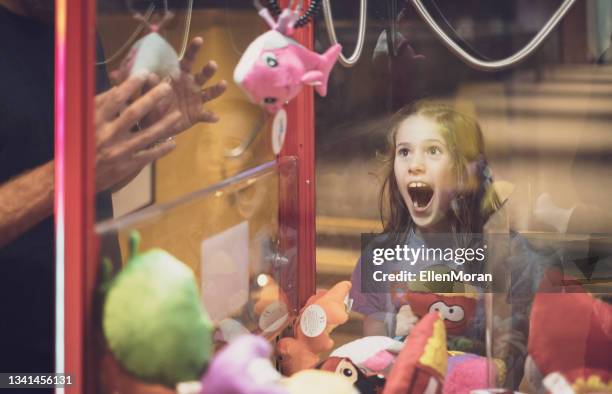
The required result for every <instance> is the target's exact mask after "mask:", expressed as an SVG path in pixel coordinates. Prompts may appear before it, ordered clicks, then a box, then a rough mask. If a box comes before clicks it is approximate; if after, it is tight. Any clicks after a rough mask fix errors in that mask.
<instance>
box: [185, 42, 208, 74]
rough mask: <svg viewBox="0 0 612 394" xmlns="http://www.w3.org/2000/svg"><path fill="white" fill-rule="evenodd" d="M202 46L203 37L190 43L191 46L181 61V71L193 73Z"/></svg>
mask: <svg viewBox="0 0 612 394" xmlns="http://www.w3.org/2000/svg"><path fill="white" fill-rule="evenodd" d="M202 45H204V40H202V37H196V38H194V39H193V40H192V41H191V42H190V43H189V46H188V47H187V50H186V51H185V55H184V56H183V59H182V60H181V71H183V72H186V73H190V72H191V68H192V67H193V63H195V61H196V57H197V55H198V52H199V51H200V48H202Z"/></svg>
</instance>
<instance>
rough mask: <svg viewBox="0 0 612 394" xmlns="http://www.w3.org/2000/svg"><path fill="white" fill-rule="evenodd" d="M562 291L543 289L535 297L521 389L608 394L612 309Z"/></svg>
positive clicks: (611, 387)
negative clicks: (527, 354)
mask: <svg viewBox="0 0 612 394" xmlns="http://www.w3.org/2000/svg"><path fill="white" fill-rule="evenodd" d="M550 278H551V275H548V277H547V278H545V279H546V280H547V281H549V280H550ZM564 291H565V292H563V293H561V292H559V289H556V290H555V289H550V288H547V287H546V286H545V285H542V286H541V287H540V290H539V292H538V294H537V295H536V296H535V299H534V301H533V306H532V310H531V319H530V328H529V344H528V353H529V356H528V357H527V359H526V361H525V374H524V378H523V381H522V383H521V391H526V392H529V393H532V392H534V393H536V392H537V393H541V392H544V391H548V392H552V393H561V392H564V393H565V392H568V391H566V390H570V391H569V392H574V393H595V392H598V393H612V356H611V354H612V305H610V304H608V303H606V302H604V301H601V300H598V299H596V298H595V297H593V296H592V295H591V294H589V293H586V292H585V290H584V289H583V288H582V287H581V286H572V287H570V288H567V287H566V288H565V289H564ZM564 388H565V389H564ZM564 390H565V391H564Z"/></svg>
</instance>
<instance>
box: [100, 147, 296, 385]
mask: <svg viewBox="0 0 612 394" xmlns="http://www.w3.org/2000/svg"><path fill="white" fill-rule="evenodd" d="M295 176H296V161H295V160H294V159H291V158H287V159H283V160H281V161H280V162H279V164H277V163H276V162H270V163H265V164H263V165H261V166H258V167H255V168H253V169H251V170H248V171H246V172H243V173H240V174H238V175H236V176H234V177H232V178H228V179H227V180H225V181H223V182H221V183H218V184H215V185H213V186H210V187H208V188H205V189H202V190H199V191H196V192H194V193H191V194H189V195H186V196H184V197H182V198H180V199H177V200H175V201H171V202H168V203H166V204H161V205H158V206H154V207H149V208H146V209H144V210H142V211H140V212H137V213H134V214H131V215H127V216H125V217H123V218H121V219H117V220H109V221H105V222H101V223H99V224H98V226H97V232H98V234H99V235H100V237H101V241H102V246H101V250H100V258H101V260H107V261H109V262H112V264H110V266H112V267H113V269H112V270H113V271H114V272H117V271H118V270H119V269H120V268H122V266H123V267H124V268H125V267H127V268H128V269H126V270H125V271H123V272H122V275H123V276H121V278H123V279H122V280H124V282H122V283H126V282H125V278H127V277H129V275H130V273H129V272H128V271H129V269H131V274H132V276H131V278H132V279H129V281H130V282H129V283H131V284H134V283H136V282H137V281H138V278H136V279H134V277H135V276H137V275H142V276H143V277H146V278H147V279H146V280H145V279H143V280H142V282H139V283H140V284H138V285H133V287H132V288H131V289H129V291H130V292H131V293H130V294H131V295H129V296H128V298H126V299H125V300H124V303H125V304H126V305H128V306H125V308H128V309H129V303H130V299H132V298H133V299H135V300H141V301H143V302H142V303H141V304H142V305H143V306H144V305H147V308H149V307H152V308H153V309H151V310H149V309H147V310H146V311H145V312H143V313H144V314H143V315H142V316H145V315H148V316H149V317H150V318H147V321H146V322H145V321H138V320H139V319H138V318H137V317H135V316H131V318H130V319H128V321H126V322H124V323H125V325H124V326H122V327H123V328H122V330H136V331H139V330H138V327H140V326H145V325H149V324H162V325H163V324H165V323H164V322H166V321H174V322H179V323H180V322H181V321H188V316H187V317H186V316H185V315H181V314H180V313H181V312H180V311H177V310H173V311H172V316H168V315H163V314H160V311H162V310H164V307H163V305H158V304H156V303H155V300H154V299H149V296H145V295H143V294H145V293H143V292H146V291H151V290H150V289H151V287H153V286H155V285H152V284H151V283H156V282H155V280H159V281H161V282H160V283H162V282H165V283H166V284H165V285H163V284H158V285H157V286H158V288H157V289H158V291H159V289H160V288H161V289H166V290H164V291H172V292H173V294H175V295H176V296H177V297H178V296H180V295H181V294H182V293H181V290H180V288H177V287H172V286H175V284H176V283H175V282H176V281H175V279H174V278H173V277H172V275H171V274H172V271H171V270H170V271H168V268H165V271H164V270H159V271H157V274H154V273H150V272H143V271H142V270H141V271H138V268H137V264H138V263H137V261H136V259H130V257H129V254H130V252H129V249H130V247H129V246H128V245H129V238H130V236H132V234H133V233H134V232H135V231H136V232H138V233H139V234H140V245H139V249H140V253H141V256H142V254H143V253H148V255H147V259H149V263H150V264H152V265H154V261H155V259H156V258H157V259H159V260H162V259H170V258H169V257H163V256H162V252H161V250H163V251H165V252H167V253H169V254H170V255H172V256H173V257H174V258H176V259H178V260H179V261H181V262H182V263H184V264H185V265H186V266H187V267H189V268H190V270H191V271H193V273H194V274H195V280H196V282H197V286H198V288H199V292H200V294H201V301H202V302H203V305H204V307H205V309H206V310H207V312H208V315H209V317H210V319H211V320H212V323H213V325H214V336H213V337H214V345H215V347H218V346H220V345H222V344H223V343H225V342H228V341H230V340H231V339H232V338H234V337H235V336H237V335H240V334H243V333H245V332H253V333H257V334H259V335H262V336H264V337H266V338H268V339H270V340H272V339H274V338H275V337H276V336H277V335H278V334H279V333H280V332H281V331H282V330H283V329H284V328H285V327H286V326H287V325H288V324H289V323H290V321H291V319H292V318H293V317H294V316H295V313H296V311H297V308H298V305H297V293H296V291H297V280H298V278H297V277H296V276H295V272H296V270H297V247H298V246H297V244H296V233H297V229H296V228H295V225H294V224H292V220H291V217H295V216H296V207H297V205H296V202H297V200H296V186H297V185H296V178H295ZM279 201H282V203H281V202H279ZM279 217H283V218H284V219H283V222H282V223H283V224H282V225H280V224H279ZM176 223H180V225H179V226H177V225H176ZM117 242H118V243H119V249H118V250H119V252H120V254H119V255H117V253H116V252H117V247H116V244H117ZM153 249H155V251H152V250H153ZM155 253H157V256H155ZM160 256H162V257H160ZM108 264H109V263H106V266H105V267H106V269H107V270H108V269H109V267H110V266H109V265H108ZM130 264H131V265H130ZM151 269H153V268H151ZM162 273H165V274H164V276H163V277H161V278H159V277H156V275H162ZM134 274H136V275H134ZM155 277H156V279H155ZM102 283H104V281H102ZM165 286H168V287H165ZM113 287H115V290H114V291H115V295H114V297H117V295H116V294H118V293H119V292H120V291H121V290H117V289H118V288H120V284H119V282H113V284H111V285H110V288H111V289H112V288H113ZM111 291H112V290H111ZM152 294H153V293H152ZM155 294H157V293H155ZM110 295H111V293H107V294H106V295H105V299H106V301H105V303H106V304H105V309H104V312H103V320H102V321H103V327H104V330H105V331H104V333H105V338H106V341H107V343H110V342H112V340H113V339H109V337H111V338H112V335H113V334H112V333H113V332H115V333H116V331H112V326H113V324H118V323H117V321H116V319H117V315H116V314H113V311H112V305H111V306H109V305H110V304H109V303H110V302H111V301H110V300H111V297H110ZM124 295H126V294H124ZM143 297H144V298H145V299H146V302H145V300H144V299H143ZM151 297H153V298H154V296H153V295H151ZM166 302H174V301H168V300H167V301H166ZM198 302H199V300H198ZM155 308H158V309H155ZM155 311H157V312H155ZM151 313H152V314H151ZM155 313H158V315H155ZM142 316H141V318H142ZM177 324H178V323H177ZM173 327H174V326H173V325H172V324H170V326H169V331H168V332H167V333H165V334H164V335H167V336H168V337H169V338H172V335H176V333H177V332H181V331H174V332H173V329H174V328H173ZM99 330H100V327H98V328H97V331H99ZM153 330H155V329H153ZM177 330H178V329H177ZM136 331H135V332H134V334H133V335H134V341H135V342H134V343H139V345H135V346H153V345H154V343H155V341H156V338H150V337H147V335H148V334H149V333H150V331H147V330H146V329H143V330H142V331H140V332H136ZM122 332H123V331H122ZM139 341H141V342H139ZM147 341H152V342H148V343H149V345H146V343H147ZM177 348H179V346H177ZM115 350H116V351H115ZM113 351H114V352H113V354H114V355H115V357H118V358H119V359H121V350H117V349H113ZM177 351H178V350H177ZM100 358H101V360H102V361H101V373H100V382H99V385H100V387H101V388H102V389H103V391H104V392H115V391H114V390H119V391H120V392H132V391H130V390H131V389H135V387H140V390H145V392H148V391H146V390H147V386H146V385H144V386H142V384H143V383H142V382H140V383H138V382H136V381H135V379H134V378H130V377H129V376H128V375H126V374H122V373H121V372H120V371H121V369H118V368H117V366H116V364H115V362H114V361H113V360H114V359H113V357H111V356H110V351H109V350H108V348H107V347H106V346H105V347H104V350H101V354H100ZM157 361H159V360H156V361H155V362H157ZM122 362H123V363H126V362H127V361H126V360H122ZM122 365H124V364H122ZM149 380H155V379H149ZM135 385H136V386H135ZM139 385H140V386H139ZM153 389H154V387H153V386H148V390H153Z"/></svg>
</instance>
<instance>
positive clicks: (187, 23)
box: [164, 0, 193, 60]
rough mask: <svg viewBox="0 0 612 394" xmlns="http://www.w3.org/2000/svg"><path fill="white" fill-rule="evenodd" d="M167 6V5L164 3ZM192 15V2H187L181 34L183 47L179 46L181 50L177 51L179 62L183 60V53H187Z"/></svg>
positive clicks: (190, 0)
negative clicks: (183, 29) (183, 30)
mask: <svg viewBox="0 0 612 394" xmlns="http://www.w3.org/2000/svg"><path fill="white" fill-rule="evenodd" d="M164 1H167V0H164ZM166 6H167V3H166ZM192 15H193V0H189V2H188V3H187V15H186V18H187V19H186V20H185V32H184V33H183V45H182V46H181V50H180V51H179V56H178V58H179V60H183V56H185V51H187V41H188V40H189V34H190V30H191V17H192Z"/></svg>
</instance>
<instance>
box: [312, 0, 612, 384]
mask: <svg viewBox="0 0 612 394" xmlns="http://www.w3.org/2000/svg"><path fill="white" fill-rule="evenodd" d="M332 3H333V4H332V8H333V13H334V19H335V21H336V23H335V28H336V31H337V35H338V38H339V41H340V42H341V44H343V46H344V47H345V49H344V53H345V54H349V53H350V51H351V50H352V48H353V47H354V45H355V42H356V39H357V19H358V15H357V8H358V7H357V6H355V7H350V9H349V7H347V6H342V5H340V3H339V2H332ZM423 3H424V4H425V5H426V6H427V8H428V9H429V11H430V13H431V14H432V15H433V16H434V18H435V19H436V20H437V21H438V23H439V24H440V25H441V26H442V27H443V28H444V29H445V31H447V32H448V33H449V35H450V36H451V37H454V38H455V39H456V40H457V42H458V43H459V44H460V45H461V46H462V47H463V48H464V49H465V50H467V51H468V52H470V53H472V54H473V55H475V56H479V57H482V58H483V59H499V58H503V57H507V56H509V55H511V54H512V53H514V52H515V51H516V50H518V49H520V48H521V47H523V46H524V45H525V44H526V43H527V42H528V41H529V40H530V39H531V38H532V37H533V36H534V34H536V33H537V31H538V30H539V29H540V28H541V27H542V26H543V25H544V24H545V23H546V22H547V20H548V19H549V18H550V17H551V15H552V13H553V12H554V11H555V9H556V7H558V6H559V4H560V3H561V2H560V1H553V0H551V1H538V2H533V1H513V2H504V3H503V4H498V3H492V2H487V1H479V0H474V1H463V2H456V1H450V0H449V1H445V0H428V1H423ZM536 3H537V4H536ZM611 24H612V12H611V11H610V4H609V2H606V1H595V0H592V1H591V0H589V1H583V2H576V3H575V5H574V6H573V8H572V9H571V10H570V11H569V13H568V14H567V15H566V17H565V18H564V20H563V21H562V22H561V24H560V25H559V26H558V27H557V28H556V29H555V30H554V31H553V32H552V34H551V35H550V36H549V37H548V39H547V40H546V41H545V42H544V44H543V45H542V46H541V47H540V48H539V49H537V50H536V51H535V52H534V53H533V54H532V55H531V56H530V57H529V58H528V59H527V60H526V61H525V62H523V63H521V64H520V65H518V66H516V67H513V68H511V69H508V70H504V71H500V72H484V71H478V70H475V69H472V68H470V67H468V66H467V65H465V64H464V63H463V62H462V61H461V60H459V59H458V58H457V57H455V55H453V54H452V53H450V51H449V50H448V49H447V48H446V47H444V46H443V45H442V44H441V43H440V42H439V40H438V39H437V38H436V36H435V35H434V34H433V32H432V30H431V29H430V27H429V26H428V25H426V24H425V23H424V22H423V20H422V19H421V18H420V17H419V15H418V14H417V13H416V11H415V10H414V9H413V8H412V6H411V5H410V2H403V1H371V2H369V10H368V27H367V29H368V30H367V35H366V43H365V48H364V54H363V56H362V58H361V59H360V61H359V62H358V64H357V65H356V66H355V67H353V68H349V69H347V68H341V67H337V68H336V69H335V70H334V72H333V74H332V77H331V78H330V82H329V84H330V86H329V94H328V96H327V97H325V98H320V97H317V99H316V106H315V112H316V113H315V116H316V132H317V135H316V141H317V145H316V175H317V280H318V282H317V283H318V287H324V288H328V287H330V286H331V285H332V284H334V283H336V282H338V281H340V280H352V284H353V288H352V292H351V295H352V297H353V298H354V304H353V313H352V314H351V320H350V321H349V322H348V323H347V324H345V325H342V326H340V327H338V328H337V329H336V330H335V331H334V333H333V337H334V339H335V341H336V346H338V345H342V344H344V343H347V342H350V341H353V340H355V339H357V338H361V337H362V336H364V335H388V336H391V337H396V336H398V337H400V339H403V337H404V336H406V334H408V333H409V332H410V330H411V328H412V326H413V325H414V321H415V320H418V319H420V318H422V317H423V316H424V314H425V313H426V312H428V311H429V310H431V309H432V308H433V309H436V308H435V307H434V306H433V305H434V304H436V303H437V302H442V304H437V306H438V309H439V310H442V312H443V314H444V316H445V326H446V328H447V341H448V348H449V349H451V350H461V351H467V352H469V353H475V354H477V355H480V356H482V357H485V356H487V355H488V356H490V357H491V358H495V362H493V363H490V364H488V365H489V372H495V376H491V377H490V379H489V382H488V383H487V385H488V386H489V387H490V388H491V387H505V388H510V389H515V390H518V389H519V387H520V388H521V390H522V391H525V392H536V390H539V389H541V388H542V387H543V382H542V378H543V377H544V376H546V375H548V374H549V373H552V372H561V373H562V374H563V376H564V379H566V380H567V381H568V382H569V384H570V385H571V384H574V383H575V382H576V379H577V375H576V374H578V375H580V373H578V372H576V369H577V368H582V367H588V368H593V369H599V370H603V371H607V372H608V373H609V372H610V365H609V363H607V364H606V363H605V362H604V361H603V360H604V359H605V357H604V356H603V353H601V354H600V353H598V352H599V351H601V350H598V349H601V347H602V346H603V347H604V348H606V349H608V350H607V351H608V353H609V349H610V346H611V344H610V341H609V337H606V336H605V335H600V334H601V331H600V330H602V329H603V328H602V327H604V326H605V324H607V323H604V321H605V319H607V318H608V317H609V316H610V310H611V306H610V304H609V300H610V294H611V293H610V292H611V287H610V284H611V281H612V266H611V265H610V256H611V255H612V247H611V246H610V245H611V241H612V238H611V237H610V228H611V223H612V220H610V219H611V218H610V215H609V214H608V212H609V211H610V209H611V208H612V206H611V203H610V199H609V198H607V195H608V193H609V192H610V190H611V186H612V185H611V184H610V182H609V179H610V177H609V175H608V174H609V172H610V170H611V168H612V167H611V166H612V162H611V161H610V153H611V152H612V150H611V149H612V145H611V141H612V139H611V134H610V124H611V123H610V120H611V119H612V105H610V104H611V102H610V98H611V97H612V96H611V95H612V84H611V82H612V79H611V78H612V77H611V76H612V68H611V66H610V64H609V63H610V61H612V60H611V59H612V58H610V49H609V48H610V34H611V33H612V31H611V30H610V26H611ZM325 29H326V26H325V25H324V23H323V18H319V19H318V20H317V25H316V42H317V46H318V47H319V50H323V49H324V48H326V47H327V46H328V45H329V41H328V38H327V32H326V31H325ZM415 105H416V107H417V109H418V108H420V112H418V113H419V114H420V115H419V116H416V115H414V113H415V112H411V111H410V107H411V106H415ZM398 112H399V114H398V115H395V116H393V115H394V114H397V113H398ZM413 115H414V116H413ZM477 125H478V126H477ZM393 130H396V133H395V134H393ZM480 134H482V136H483V138H484V140H483V141H484V143H481V141H480V138H481V137H480ZM389 138H391V144H390V149H389V144H388V142H389ZM430 139H431V140H434V141H430ZM436 139H437V140H438V141H437V142H436V141H435V140H436ZM400 142H403V143H405V144H404V145H402V146H399V147H398V149H397V150H396V143H400ZM485 147H486V149H485ZM402 148H405V149H402ZM444 160H447V161H444ZM441 162H444V163H447V164H445V165H441V164H440V163H441ZM390 170H394V172H389V171H390ZM387 179H388V180H389V182H390V184H391V191H392V192H394V193H391V194H383V195H382V197H381V190H383V189H384V186H385V181H386V180H387ZM398 185H399V186H398ZM387 186H388V184H387ZM494 195H495V196H496V199H493V196H494ZM379 202H382V205H383V211H382V216H383V217H384V218H385V221H384V222H383V223H381V211H380V209H379ZM390 206H392V207H395V210H390ZM383 228H384V230H383ZM411 230H412V232H411ZM362 233H375V234H381V233H399V235H401V236H403V238H402V237H399V239H400V241H398V243H397V244H398V245H399V246H408V247H410V248H412V249H415V250H416V249H419V248H422V250H423V251H425V250H426V248H433V247H436V245H440V244H441V245H444V246H445V247H449V248H451V249H452V250H453V251H454V252H456V251H457V250H458V249H457V248H458V245H461V244H462V243H465V242H467V244H468V245H471V246H477V247H482V246H485V245H486V247H487V254H486V261H485V262H484V264H482V265H481V266H476V265H472V266H468V264H467V263H465V264H464V265H461V266H459V265H458V264H457V254H456V253H455V254H454V256H455V257H454V258H453V259H451V260H453V261H451V262H449V261H448V260H446V259H444V258H438V259H437V260H443V261H434V262H437V263H441V265H442V266H446V268H445V269H448V268H453V269H456V270H458V271H461V272H469V270H472V271H473V272H475V273H483V274H484V273H490V274H491V275H492V278H493V279H492V282H491V283H488V285H487V286H485V285H483V283H479V282H478V280H476V283H475V284H476V290H475V293H471V294H472V295H471V297H472V299H473V300H475V301H466V300H465V299H464V298H465V297H464V298H462V297H461V296H460V294H458V292H457V290H456V289H451V290H448V289H446V290H438V291H435V290H431V289H432V288H431V287H429V289H430V290H428V291H426V293H425V295H427V297H426V299H425V301H423V299H422V298H421V296H424V294H422V293H419V291H417V290H418V288H419V286H421V287H420V289H421V290H423V287H422V285H423V284H422V283H420V284H418V285H416V284H414V283H412V284H411V283H404V282H410V280H409V279H403V280H402V283H401V285H408V288H409V289H408V293H411V294H412V296H408V298H407V299H401V300H397V299H394V298H392V294H391V293H389V292H386V293H385V292H384V291H383V292H380V293H375V292H367V291H364V290H363V289H362V286H363V285H364V284H365V283H366V282H368V281H369V282H372V281H373V280H374V279H373V278H371V277H370V278H364V277H363V275H364V272H370V274H372V272H373V271H376V270H379V271H381V272H385V273H389V272H393V271H394V270H406V271H408V272H412V271H414V272H417V271H420V270H423V269H424V268H425V267H430V266H431V265H432V262H428V263H427V264H426V260H427V259H424V258H422V257H420V258H417V259H416V263H415V264H414V265H413V266H411V265H410V264H407V263H406V260H405V259H403V261H404V263H402V264H403V265H395V266H392V264H393V263H389V262H386V263H383V265H382V267H383V268H373V270H370V271H364V270H362V269H361V268H362V267H361V266H360V265H359V264H357V263H358V261H359V259H360V256H361V257H362V258H363V257H364V256H365V254H364V253H365V251H364V250H363V248H365V247H366V244H364V242H363V241H362V239H361V234H362ZM432 233H433V234H434V235H435V236H432ZM473 233H476V234H477V235H478V236H477V237H471V236H472V235H473ZM480 234H482V235H483V236H482V237H480ZM379 237H382V236H379ZM440 237H443V238H446V239H444V240H440ZM383 238H384V237H383ZM376 239H377V238H376V237H375V240H376ZM466 239H467V241H466ZM370 241H371V239H370ZM470 242H471V243H470ZM370 245H372V244H370ZM400 260H402V259H400ZM433 260H436V259H433ZM386 261H387V260H386ZM370 262H371V260H370ZM453 262H454V263H453ZM362 264H364V262H363V261H362ZM393 267H395V268H393ZM476 267H477V268H476ZM438 268H439V267H438ZM555 270H556V271H558V272H561V273H562V274H563V275H564V276H563V277H562V278H563V280H564V281H563V280H561V279H560V277H559V276H557V275H558V274H552V272H556V271H555ZM547 275H548V276H547ZM551 275H552V276H551ZM568 278H575V280H576V281H577V284H578V285H577V286H573V287H572V286H569V284H568V283H569V282H568V280H569V279H568ZM547 279H548V280H547ZM387 281H388V283H387V284H388V285H389V286H392V284H391V281H392V279H387ZM438 281H439V280H437V279H434V280H433V282H438ZM429 284H430V285H431V283H429ZM434 284H435V283H434ZM438 284H439V283H438ZM472 284H474V283H472ZM478 284H480V285H481V286H480V287H479V286H478ZM574 284H576V283H574ZM568 286H569V287H568ZM438 288H439V287H438ZM462 289H463V290H461V291H459V293H462V292H464V291H465V288H464V287H462ZM538 289H541V290H540V291H538ZM387 290H389V289H388V288H387ZM561 291H563V292H566V293H568V294H560V292H561ZM465 292H467V291H465ZM569 293H571V294H569ZM468 298H469V297H468ZM606 300H607V301H606ZM461 302H466V303H469V304H472V303H474V302H475V303H474V305H475V306H474V307H470V308H467V309H466V306H465V305H464V304H461ZM553 304H554V307H553ZM567 304H571V305H578V304H580V305H585V308H586V310H587V311H588V312H585V311H584V310H582V311H579V310H578V309H579V308H576V309H574V308H567V310H566V311H567V316H566V317H565V318H563V317H562V316H563V309H564V308H563V307H562V305H567ZM405 305H409V306H410V309H406V308H402V307H404V306H405ZM453 305H455V306H456V305H462V306H463V309H462V310H463V311H464V312H465V313H466V316H464V318H463V319H460V320H464V322H469V324H467V326H466V328H465V329H461V330H458V329H456V328H453V324H454V323H453V321H454V320H453V319H456V316H454V315H453V314H454V313H455V312H456V310H455V309H456V308H455V309H453ZM466 305H467V304H466ZM424 306H426V307H424ZM445 308H446V309H445ZM468 309H469V310H471V313H472V316H471V318H470V319H468V318H467V311H468ZM451 310H452V311H451ZM414 315H416V318H417V319H413V318H414ZM586 315H589V316H593V317H592V318H591V317H589V318H586V317H585V316H586ZM595 316H597V317H595ZM547 318H549V319H550V321H548V322H547ZM581 319H582V320H584V319H587V320H588V319H591V320H589V323H584V324H582V325H580V324H577V323H575V322H576V321H579V320H581ZM544 327H546V329H544ZM570 327H571V329H570ZM569 330H573V331H572V332H571V333H570V332H569ZM593 338H594V339H593ZM605 338H608V339H605ZM570 348H571V349H580V350H577V352H578V353H577V359H576V360H577V361H573V362H567V363H566V364H564V362H561V361H559V360H561V359H568V358H572V359H573V356H571V353H572V351H570V350H569V349H570ZM542 354H544V356H543V355H542ZM528 356H529V358H528ZM451 359H452V357H451ZM451 359H449V365H451V366H452V367H449V370H448V372H447V375H446V379H447V380H446V384H453V383H449V381H450V382H452V380H453V378H452V376H455V377H456V376H458V375H451V373H452V368H454V366H455V365H461V364H458V363H459V361H457V359H455V360H454V361H452V362H451V361H450V360H451ZM526 360H530V361H528V364H525V362H526ZM529 363H531V364H529ZM482 365H487V364H486V363H483V364H482ZM493 365H495V366H493ZM362 367H363V365H362ZM525 368H526V370H525ZM459 370H460V369H459ZM459 370H457V371H459ZM572 370H573V371H574V372H572ZM387 372H388V371H385V373H387ZM483 374H484V375H486V374H487V372H486V370H485V372H483ZM582 374H583V375H586V377H588V376H590V375H589V374H593V375H598V374H599V375H598V376H603V375H601V373H598V372H588V373H582ZM540 375H542V376H540ZM583 377H584V376H583ZM576 387H577V386H576ZM470 388H475V387H470ZM481 388H484V387H482V384H481ZM591 389H593V388H591Z"/></svg>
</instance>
